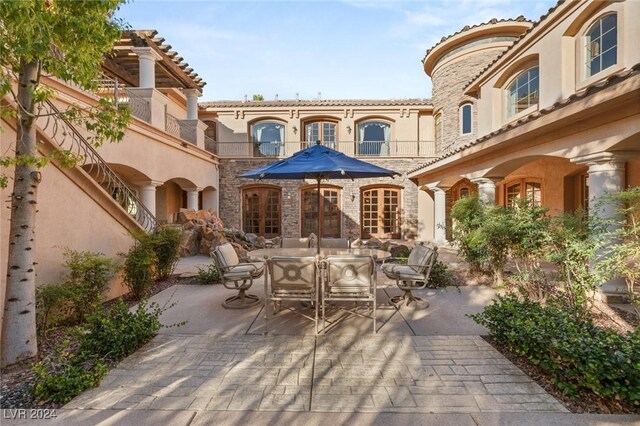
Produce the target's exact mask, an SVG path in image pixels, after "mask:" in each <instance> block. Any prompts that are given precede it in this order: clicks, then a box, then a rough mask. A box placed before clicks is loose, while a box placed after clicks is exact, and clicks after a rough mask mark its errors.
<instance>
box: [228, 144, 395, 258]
mask: <svg viewBox="0 0 640 426" xmlns="http://www.w3.org/2000/svg"><path fill="white" fill-rule="evenodd" d="M397 175H398V176H399V175H400V173H398V172H395V171H393V170H388V169H385V168H382V167H378V166H376V165H373V164H371V163H367V162H366V161H361V160H358V159H356V158H353V157H349V156H348V155H345V154H343V153H341V152H338V151H335V150H333V149H331V148H328V147H326V146H323V145H321V144H320V141H317V142H316V144H315V145H314V146H312V147H310V148H307V149H304V150H302V151H298V152H296V153H295V154H293V155H292V156H291V157H289V158H285V159H282V160H279V161H276V162H274V163H270V164H267V165H266V166H263V167H260V168H257V169H254V170H249V171H248V172H245V173H242V174H241V175H240V176H239V177H243V178H250V179H259V180H262V179H314V180H316V181H317V182H318V253H320V239H321V238H322V223H321V221H320V197H321V195H320V181H322V179H351V180H353V179H357V178H371V177H391V178H393V177H394V176H397Z"/></svg>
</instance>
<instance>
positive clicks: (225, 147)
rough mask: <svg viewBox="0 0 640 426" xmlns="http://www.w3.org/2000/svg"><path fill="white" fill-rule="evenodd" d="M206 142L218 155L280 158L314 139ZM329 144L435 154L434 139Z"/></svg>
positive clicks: (347, 149) (381, 152)
mask: <svg viewBox="0 0 640 426" xmlns="http://www.w3.org/2000/svg"><path fill="white" fill-rule="evenodd" d="M205 143H206V146H208V149H207V150H209V148H213V151H212V152H213V153H214V154H216V155H218V156H220V157H221V158H282V157H288V156H290V155H292V154H294V153H296V152H298V151H300V150H302V149H305V148H308V147H309V146H310V144H313V143H315V142H300V141H296V142H215V141H212V140H208V141H206V142H205ZM324 145H326V146H328V147H329V148H332V149H335V150H337V151H339V152H342V153H344V154H347V155H351V156H354V157H363V158H389V157H391V158H398V157H403V158H413V157H435V155H436V150H435V142H434V141H367V142H354V141H336V142H329V143H325V144H324Z"/></svg>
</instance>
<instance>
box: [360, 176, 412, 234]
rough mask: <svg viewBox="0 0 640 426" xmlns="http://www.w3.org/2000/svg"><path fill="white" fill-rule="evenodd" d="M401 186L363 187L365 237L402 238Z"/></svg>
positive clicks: (361, 214) (361, 219) (361, 198)
mask: <svg viewBox="0 0 640 426" xmlns="http://www.w3.org/2000/svg"><path fill="white" fill-rule="evenodd" d="M401 191H402V190H401V189H400V188H393V187H379V188H363V189H362V193H361V197H360V200H361V203H362V204H361V209H360V223H361V226H362V237H363V238H371V237H376V238H400V193H401Z"/></svg>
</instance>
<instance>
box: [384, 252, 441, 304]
mask: <svg viewBox="0 0 640 426" xmlns="http://www.w3.org/2000/svg"><path fill="white" fill-rule="evenodd" d="M437 258H438V247H434V248H431V247H425V246H424V245H422V244H420V245H417V246H415V248H414V249H413V250H411V253H410V254H409V259H408V261H407V264H406V265H402V264H394V263H391V262H393V261H397V260H398V258H388V259H385V260H384V261H383V262H382V272H384V274H385V275H386V276H387V277H389V278H392V279H395V280H396V285H397V286H398V288H399V289H400V290H402V291H404V294H403V295H402V296H394V297H392V298H391V303H393V304H394V305H396V306H401V305H402V304H403V303H404V304H405V305H406V306H409V304H411V302H416V304H423V305H425V306H424V307H425V308H427V307H429V302H427V301H426V300H425V299H423V298H421V297H417V296H414V295H413V294H412V293H411V291H412V290H418V289H423V288H425V287H426V286H427V283H428V282H429V275H431V270H432V268H433V264H434V263H435V261H436V259H437Z"/></svg>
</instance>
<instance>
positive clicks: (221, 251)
mask: <svg viewBox="0 0 640 426" xmlns="http://www.w3.org/2000/svg"><path fill="white" fill-rule="evenodd" d="M216 256H217V258H218V262H220V266H221V267H223V268H230V267H232V266H236V265H237V264H239V263H240V260H239V259H238V254H237V253H236V250H235V249H234V248H233V246H232V245H231V244H229V243H226V244H222V245H220V246H218V247H216Z"/></svg>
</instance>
